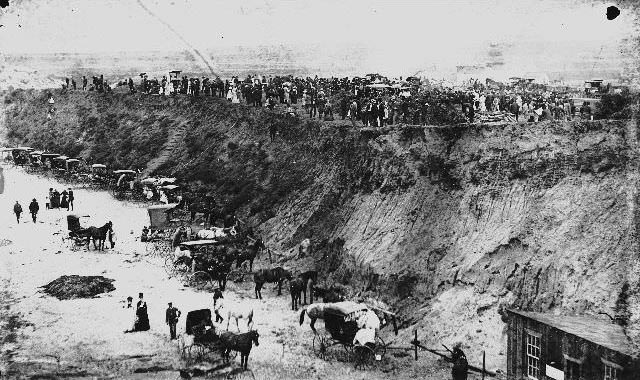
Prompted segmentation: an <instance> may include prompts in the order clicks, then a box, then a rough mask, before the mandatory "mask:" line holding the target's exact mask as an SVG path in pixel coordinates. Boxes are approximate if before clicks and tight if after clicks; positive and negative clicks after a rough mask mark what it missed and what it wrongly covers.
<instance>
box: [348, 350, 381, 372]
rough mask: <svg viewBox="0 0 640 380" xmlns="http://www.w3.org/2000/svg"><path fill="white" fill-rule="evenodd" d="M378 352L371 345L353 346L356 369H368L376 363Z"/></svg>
mask: <svg viewBox="0 0 640 380" xmlns="http://www.w3.org/2000/svg"><path fill="white" fill-rule="evenodd" d="M375 359H376V353H375V351H374V350H373V349H372V348H371V347H369V346H363V345H355V346H354V347H353V362H354V365H355V367H356V369H367V368H371V367H373V365H374V364H375Z"/></svg>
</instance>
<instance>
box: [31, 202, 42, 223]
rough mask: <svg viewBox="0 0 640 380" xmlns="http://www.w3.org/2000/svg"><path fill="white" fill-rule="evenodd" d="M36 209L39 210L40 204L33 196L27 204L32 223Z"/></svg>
mask: <svg viewBox="0 0 640 380" xmlns="http://www.w3.org/2000/svg"><path fill="white" fill-rule="evenodd" d="M38 211H40V205H39V204H38V201H36V199H35V198H33V200H32V201H31V203H30V204H29V212H30V213H31V219H33V222H34V223H35V222H36V215H37V214H38Z"/></svg>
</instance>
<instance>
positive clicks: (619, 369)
mask: <svg viewBox="0 0 640 380" xmlns="http://www.w3.org/2000/svg"><path fill="white" fill-rule="evenodd" d="M600 360H602V365H603V370H604V371H603V372H604V375H603V377H602V378H603V379H604V380H620V377H619V375H620V373H622V369H623V368H622V366H621V365H619V364H616V363H614V362H610V361H608V360H606V359H604V358H600ZM607 368H610V369H611V371H612V372H613V373H615V377H611V376H609V377H607ZM614 371H615V372H614ZM610 373H611V372H610Z"/></svg>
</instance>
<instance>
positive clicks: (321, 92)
mask: <svg viewBox="0 0 640 380" xmlns="http://www.w3.org/2000/svg"><path fill="white" fill-rule="evenodd" d="M174 73H179V72H174ZM140 77H141V80H140V82H139V85H136V83H134V80H133V78H128V79H127V80H122V81H120V82H118V83H117V85H120V86H128V88H129V92H130V93H136V92H141V93H144V94H155V95H177V94H182V95H189V96H194V97H198V96H209V97H216V98H226V99H227V100H228V101H229V102H231V103H236V104H239V103H242V104H246V105H249V106H255V107H267V108H269V109H272V110H273V109H276V108H278V107H281V108H282V112H283V113H285V114H287V115H290V116H302V115H307V116H308V117H310V118H318V119H323V120H334V114H337V115H339V117H340V118H341V119H342V120H345V119H349V120H350V121H351V122H352V124H353V125H354V126H355V125H356V123H358V124H360V125H362V126H365V127H369V126H371V127H383V126H385V125H393V124H398V123H403V124H413V125H439V124H455V123H464V122H485V121H497V120H499V119H503V120H504V119H506V120H508V121H509V120H512V121H516V122H520V121H524V122H537V121H544V120H572V119H573V118H576V117H579V118H584V119H592V118H593V114H594V109H593V108H592V105H591V104H589V103H584V104H581V105H580V104H579V105H576V104H575V103H574V102H573V101H572V95H574V94H575V92H572V93H569V92H566V91H565V92H554V91H549V90H546V88H545V87H544V86H542V85H531V84H529V85H523V84H522V83H520V84H507V85H503V84H500V83H498V82H494V81H490V80H487V82H486V83H481V82H479V81H468V83H466V84H465V85H463V86H457V87H447V86H443V85H437V84H431V83H429V82H428V81H427V82H424V83H423V82H421V81H420V80H419V79H417V78H415V77H409V78H405V79H404V80H403V79H402V77H400V78H399V79H394V80H391V79H388V78H386V77H383V76H380V75H378V74H368V75H367V76H365V77H352V78H349V77H345V78H334V77H332V78H320V77H318V76H315V77H313V78H311V77H306V78H302V77H294V76H293V75H289V76H275V77H269V78H267V77H265V76H257V75H253V76H247V77H246V78H244V79H242V78H239V77H237V76H234V77H232V78H231V79H227V80H222V79H220V77H215V78H209V77H206V76H202V77H188V76H186V75H183V76H181V77H179V76H178V75H177V74H176V75H175V76H173V77H170V79H168V78H167V76H166V75H163V76H162V78H160V79H158V78H151V79H150V78H149V77H148V75H147V74H145V73H143V74H141V75H140ZM75 83H76V82H75V80H74V79H71V80H69V78H67V79H66V83H65V84H63V87H65V88H73V89H76V84H75ZM496 83H497V85H495V84H496ZM69 86H71V87H69ZM82 89H83V90H87V79H86V77H84V76H83V77H82ZM88 90H89V91H94V90H95V91H98V92H109V91H111V86H110V85H109V84H108V82H107V81H106V80H105V79H104V76H103V75H100V76H99V77H96V76H94V77H93V83H92V84H91V85H90V87H89V88H88ZM497 114H502V115H508V116H510V117H502V118H500V117H498V116H496V115H497ZM483 115H492V117H493V119H492V118H491V117H489V118H483ZM513 119H515V120H513Z"/></svg>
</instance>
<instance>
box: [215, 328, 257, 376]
mask: <svg viewBox="0 0 640 380" xmlns="http://www.w3.org/2000/svg"><path fill="white" fill-rule="evenodd" d="M259 337H260V335H259V334H258V331H256V330H251V331H249V332H247V333H244V334H234V333H232V332H224V333H222V334H220V344H221V346H222V358H223V359H224V360H226V361H227V362H228V361H229V353H230V352H231V351H232V350H233V351H238V352H240V367H242V368H243V369H245V370H246V369H247V362H248V361H249V353H251V347H252V345H253V344H254V343H255V345H256V347H258V346H259V345H260V343H258V338H259Z"/></svg>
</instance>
